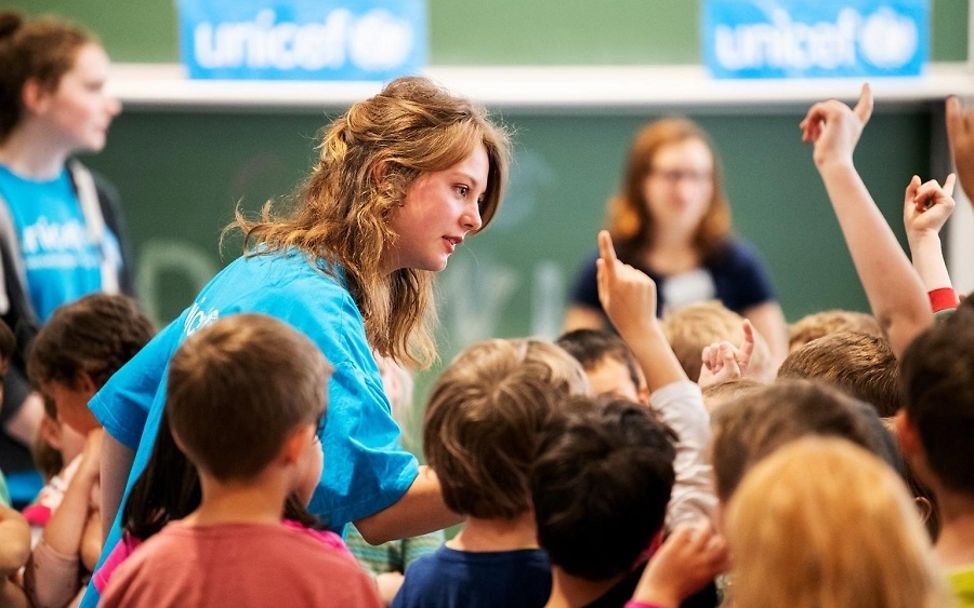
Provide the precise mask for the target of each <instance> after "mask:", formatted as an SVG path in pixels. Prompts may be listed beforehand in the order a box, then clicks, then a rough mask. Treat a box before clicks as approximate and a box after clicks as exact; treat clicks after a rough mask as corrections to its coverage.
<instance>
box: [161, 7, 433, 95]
mask: <svg viewBox="0 0 974 608" xmlns="http://www.w3.org/2000/svg"><path fill="white" fill-rule="evenodd" d="M177 3H178V9H179V31H180V51H181V54H182V59H183V63H184V64H185V65H186V67H187V69H188V71H189V76H190V78H225V79H262V80H390V79H392V78H395V77H397V76H402V75H405V74H411V73H416V72H417V71H418V70H419V69H420V68H422V67H423V65H424V64H425V63H426V38H427V36H426V4H425V0H331V1H329V0H277V1H276V2H275V1H268V0H177Z"/></svg>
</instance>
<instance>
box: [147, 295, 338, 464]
mask: <svg viewBox="0 0 974 608" xmlns="http://www.w3.org/2000/svg"><path fill="white" fill-rule="evenodd" d="M330 374H331V367H330V366H329V365H328V363H327V362H326V361H325V358H324V357H323V356H322V354H321V352H320V351H319V350H318V348H317V347H315V345H314V344H312V343H311V341H310V340H308V338H307V337H305V336H304V335H303V334H300V333H298V332H297V331H296V330H294V329H292V328H291V327H290V326H288V325H286V324H284V323H283V322H281V321H278V320H277V319H274V318H271V317H268V316H266V315H259V314H239V315H232V316H229V317H226V318H223V319H220V320H219V321H217V322H216V323H214V324H213V325H210V326H208V327H205V328H203V329H201V330H199V331H198V332H197V333H195V334H193V335H192V336H190V337H189V338H188V339H187V340H186V342H184V343H183V345H182V346H181V347H180V348H179V350H178V351H177V352H176V354H175V355H174V356H173V358H172V361H171V362H170V365H169V380H168V383H167V387H166V412H167V415H168V417H169V424H170V427H171V429H172V433H173V436H174V438H176V440H177V441H178V442H179V444H180V445H181V447H182V448H183V449H184V451H185V453H186V456H187V457H188V458H189V459H190V460H191V461H192V462H193V464H195V465H196V466H197V467H199V468H200V469H201V471H205V472H206V473H208V474H210V475H212V476H213V477H215V478H217V479H221V480H229V479H244V480H245V479H250V478H252V477H253V476H254V475H257V474H258V473H260V472H261V471H262V470H263V469H264V468H265V467H266V466H267V465H268V463H269V462H270V461H271V460H272V459H273V458H274V457H275V456H276V455H277V453H278V452H279V451H280V449H281V446H282V445H283V444H284V441H285V440H286V439H287V436H288V434H289V433H292V432H294V430H295V429H296V428H297V427H298V426H300V425H302V424H313V423H314V422H315V421H316V420H318V419H320V418H321V416H323V415H324V413H325V404H326V400H327V385H328V377H329V375H330Z"/></svg>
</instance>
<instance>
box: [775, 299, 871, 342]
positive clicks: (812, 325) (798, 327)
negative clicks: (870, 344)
mask: <svg viewBox="0 0 974 608" xmlns="http://www.w3.org/2000/svg"><path fill="white" fill-rule="evenodd" d="M840 331H854V332H856V333H860V334H868V335H870V336H875V337H877V338H884V337H885V336H884V335H883V329H882V328H881V327H880V326H879V321H877V320H876V317H874V316H872V315H867V314H866V313H864V312H855V311H851V310H841V309H834V310H824V311H822V312H817V313H814V314H810V315H806V316H804V317H802V318H801V319H799V320H797V321H795V322H794V323H792V324H791V325H789V326H788V350H789V351H793V350H796V349H798V348H801V347H802V346H803V345H805V344H807V343H809V342H811V341H812V340H816V339H818V338H822V337H825V336H828V335H831V334H835V333H838V332H840Z"/></svg>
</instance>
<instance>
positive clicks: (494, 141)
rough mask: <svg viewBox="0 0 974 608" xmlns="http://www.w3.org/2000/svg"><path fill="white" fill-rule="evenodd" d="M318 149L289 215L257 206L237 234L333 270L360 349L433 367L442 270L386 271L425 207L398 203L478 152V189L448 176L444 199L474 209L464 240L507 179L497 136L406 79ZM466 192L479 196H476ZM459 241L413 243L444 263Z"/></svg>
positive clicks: (353, 114) (472, 108) (360, 108)
mask: <svg viewBox="0 0 974 608" xmlns="http://www.w3.org/2000/svg"><path fill="white" fill-rule="evenodd" d="M319 150H320V156H319V160H318V163H317V165H316V166H315V168H314V170H313V171H312V173H311V175H310V176H309V177H308V179H307V180H306V182H305V184H304V187H303V189H302V191H301V192H300V193H299V194H298V197H297V198H298V202H297V204H296V206H295V208H294V210H293V212H292V213H291V214H290V215H288V216H284V217H274V216H272V215H271V213H270V211H271V210H270V208H265V213H264V214H263V216H262V217H261V219H260V220H259V221H256V222H251V221H249V220H246V219H245V218H243V217H239V216H238V218H237V222H236V226H237V227H239V228H240V229H242V231H243V232H244V234H245V235H246V244H247V247H248V248H251V247H253V246H255V245H258V244H261V245H262V246H264V247H268V248H270V249H289V248H297V249H300V250H302V251H304V252H305V253H307V254H308V255H309V256H313V257H314V258H318V259H321V260H325V261H327V262H333V263H337V264H339V265H340V266H341V268H342V270H343V271H344V275H345V278H346V279H347V280H348V282H349V284H350V286H351V293H352V294H353V297H354V298H355V299H356V304H357V305H358V308H359V310H361V311H362V314H363V317H364V320H365V330H366V334H367V336H368V339H369V344H370V345H372V347H373V348H374V349H375V350H376V351H377V352H378V353H379V354H380V355H386V356H393V357H394V358H396V359H397V360H400V361H405V362H419V363H427V362H429V361H431V360H432V359H433V358H434V357H435V354H436V353H435V349H434V344H433V337H432V324H431V318H430V315H431V314H432V313H433V311H434V307H433V292H432V286H433V275H432V273H431V272H429V271H430V270H440V267H436V268H432V267H429V264H427V263H426V262H429V261H430V260H429V259H426V260H417V259H403V260H398V261H399V262H401V264H398V265H393V266H394V267H392V268H387V267H386V266H387V265H388V263H389V262H390V261H395V260H390V256H393V257H395V253H396V251H397V250H398V249H399V248H402V247H405V246H406V244H408V243H410V242H411V241H412V240H413V239H414V238H416V235H414V234H411V233H405V232H404V231H403V230H400V229H399V228H398V227H397V226H396V225H394V224H396V221H397V219H398V220H401V219H403V218H404V217H406V216H404V215H402V213H403V212H404V211H407V210H408V213H413V212H416V211H417V207H420V209H418V211H420V212H422V208H421V207H423V206H424V205H427V204H428V203H429V201H428V200H419V201H415V202H416V203H417V204H416V205H413V204H412V203H410V204H407V202H408V200H407V199H408V195H409V194H410V193H411V192H412V188H413V186H415V185H417V184H420V182H422V180H423V179H424V178H427V177H429V176H433V175H436V174H438V173H439V172H443V171H446V170H447V169H451V168H453V167H456V166H458V165H459V164H460V163H463V162H466V159H469V158H470V157H472V156H474V155H481V154H484V153H485V166H484V169H485V174H484V175H483V176H481V177H478V178H477V181H478V183H477V184H472V183H471V182H470V177H469V176H465V177H464V178H463V179H458V178H457V176H456V175H454V176H453V177H452V178H451V180H452V181H450V182H449V183H450V185H449V186H448V187H447V190H446V192H447V193H448V195H449V196H452V197H454V200H457V197H458V196H459V194H460V193H461V192H462V193H463V196H464V200H465V201H467V200H468V199H467V197H471V198H469V202H471V203H473V202H475V201H479V203H478V205H479V211H478V213H479V219H478V220H477V222H476V224H477V225H476V226H473V225H471V226H469V227H467V228H465V229H463V233H464V234H465V233H466V232H468V231H469V232H473V231H479V230H481V229H483V227H485V226H486V225H487V224H489V223H490V221H491V220H492V218H493V217H494V215H495V214H496V212H497V210H498V208H499V205H500V201H501V197H502V194H503V190H504V186H505V183H506V180H507V174H508V158H509V155H510V142H509V140H508V137H507V135H506V134H505V132H504V131H503V129H502V128H500V127H499V126H497V125H495V124H493V123H492V122H491V121H490V120H489V118H488V116H487V112H486V110H484V109H483V108H481V107H479V106H476V105H474V104H472V103H471V102H470V101H469V100H467V99H464V98H462V97H457V96H455V95H453V94H451V93H449V92H448V91H446V90H445V89H443V88H442V87H440V86H437V85H436V84H434V83H433V82H431V81H430V80H428V79H426V78H421V77H406V78H398V79H396V80H393V81H392V82H390V83H389V84H387V85H386V86H385V88H384V89H383V90H382V91H381V92H380V93H378V94H377V95H375V96H373V97H371V98H369V99H366V100H364V101H361V102H358V103H355V104H353V105H352V107H351V108H349V110H348V111H347V112H346V113H345V114H343V115H342V116H340V117H339V118H337V119H336V120H335V121H334V122H332V123H331V125H329V126H328V127H327V128H326V130H325V134H324V138H323V141H322V142H321V145H320V147H319ZM478 166H479V165H478ZM461 182H462V183H461ZM474 185H476V186H477V190H478V191H479V190H481V189H483V194H482V196H480V197H479V198H478V197H477V196H476V195H474V194H473V193H474V191H475V189H474ZM426 198H428V197H426ZM475 207H476V205H475ZM439 221H441V222H442V220H439ZM427 223H429V222H427ZM437 226H438V224H437ZM434 227H436V226H434ZM426 229H427V230H428V228H426ZM400 232H403V233H402V234H400ZM421 236H423V235H421ZM458 238H459V240H462V234H460V233H458V228H457V227H456V226H451V227H450V228H449V230H448V231H447V232H444V233H442V234H441V233H437V234H435V236H432V237H430V238H429V239H428V242H426V241H424V242H423V243H422V247H423V248H424V251H425V253H426V254H427V256H433V257H435V258H436V260H437V261H438V263H445V262H444V258H443V256H444V255H447V254H448V252H450V251H452V249H453V247H455V246H456V245H457V244H458ZM363 243H368V244H369V246H367V247H363V246H362V244H363ZM400 253H401V252H400ZM434 253H435V256H434Z"/></svg>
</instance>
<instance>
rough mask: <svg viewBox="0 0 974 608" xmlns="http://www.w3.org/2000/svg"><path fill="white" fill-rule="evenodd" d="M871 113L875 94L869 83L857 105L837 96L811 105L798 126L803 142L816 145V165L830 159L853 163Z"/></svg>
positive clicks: (860, 95)
mask: <svg viewBox="0 0 974 608" xmlns="http://www.w3.org/2000/svg"><path fill="white" fill-rule="evenodd" d="M872 113H873V94H872V90H871V89H870V88H869V84H868V83H866V84H863V85H862V90H861V91H860V93H859V101H858V102H857V103H856V105H855V107H854V108H850V107H849V106H847V105H846V104H844V103H842V102H841V101H838V100H837V99H830V100H828V101H821V102H819V103H816V104H815V105H813V106H812V107H811V108H809V110H808V113H807V114H806V115H805V118H804V119H803V120H802V121H801V123H799V125H798V126H799V128H800V129H801V130H802V141H803V142H805V143H810V144H813V145H814V153H813V157H814V159H815V164H816V165H817V166H819V167H821V166H822V165H823V164H825V163H828V162H843V163H850V164H851V163H852V153H853V152H854V151H855V149H856V144H858V143H859V137H860V136H861V135H862V130H863V128H864V127H865V126H866V123H867V122H869V117H870V116H872Z"/></svg>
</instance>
